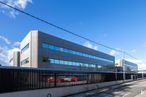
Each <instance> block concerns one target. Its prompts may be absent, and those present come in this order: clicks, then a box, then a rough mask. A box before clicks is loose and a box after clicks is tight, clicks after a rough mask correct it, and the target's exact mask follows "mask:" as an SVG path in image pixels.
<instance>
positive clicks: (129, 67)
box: [123, 60, 138, 72]
mask: <svg viewBox="0 0 146 97" xmlns="http://www.w3.org/2000/svg"><path fill="white" fill-rule="evenodd" d="M123 64H124V68H123V69H124V70H125V71H127V72H137V71H138V66H137V64H135V63H132V62H129V61H126V60H123Z"/></svg>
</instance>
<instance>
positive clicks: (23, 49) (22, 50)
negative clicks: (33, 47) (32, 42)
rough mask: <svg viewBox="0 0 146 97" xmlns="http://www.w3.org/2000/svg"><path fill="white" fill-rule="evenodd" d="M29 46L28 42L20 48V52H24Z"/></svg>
mask: <svg viewBox="0 0 146 97" xmlns="http://www.w3.org/2000/svg"><path fill="white" fill-rule="evenodd" d="M28 48H29V43H28V44H27V45H26V46H25V47H24V48H22V49H21V53H23V52H25V51H26V50H27V49H28Z"/></svg>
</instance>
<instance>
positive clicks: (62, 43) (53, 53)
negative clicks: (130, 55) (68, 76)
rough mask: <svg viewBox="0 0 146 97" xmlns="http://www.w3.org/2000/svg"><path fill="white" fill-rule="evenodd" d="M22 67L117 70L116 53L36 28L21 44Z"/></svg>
mask: <svg viewBox="0 0 146 97" xmlns="http://www.w3.org/2000/svg"><path fill="white" fill-rule="evenodd" d="M20 49H21V54H20V55H21V67H32V68H49V69H55V70H79V71H82V70H83V71H107V72H108V71H109V72H113V71H114V66H115V65H114V64H115V57H114V56H111V55H108V54H105V53H103V52H99V51H97V50H93V49H90V48H87V47H84V46H82V45H79V44H76V43H73V42H70V41H67V40H64V39H61V38H58V37H55V36H52V35H49V34H46V33H43V32H40V31H37V30H34V31H30V32H29V33H28V34H27V35H26V37H25V38H24V39H23V40H22V42H21V44H20Z"/></svg>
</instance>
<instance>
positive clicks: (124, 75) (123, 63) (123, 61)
mask: <svg viewBox="0 0 146 97" xmlns="http://www.w3.org/2000/svg"><path fill="white" fill-rule="evenodd" d="M122 65H123V80H124V81H125V77H126V74H125V52H124V50H123V60H122Z"/></svg>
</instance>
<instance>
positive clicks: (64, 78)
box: [61, 76, 78, 82]
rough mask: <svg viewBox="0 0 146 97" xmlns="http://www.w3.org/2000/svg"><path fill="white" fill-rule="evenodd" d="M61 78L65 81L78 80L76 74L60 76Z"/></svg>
mask: <svg viewBox="0 0 146 97" xmlns="http://www.w3.org/2000/svg"><path fill="white" fill-rule="evenodd" d="M61 78H62V79H63V81H65V82H71V81H78V78H77V77H76V76H64V77H61Z"/></svg>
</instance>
